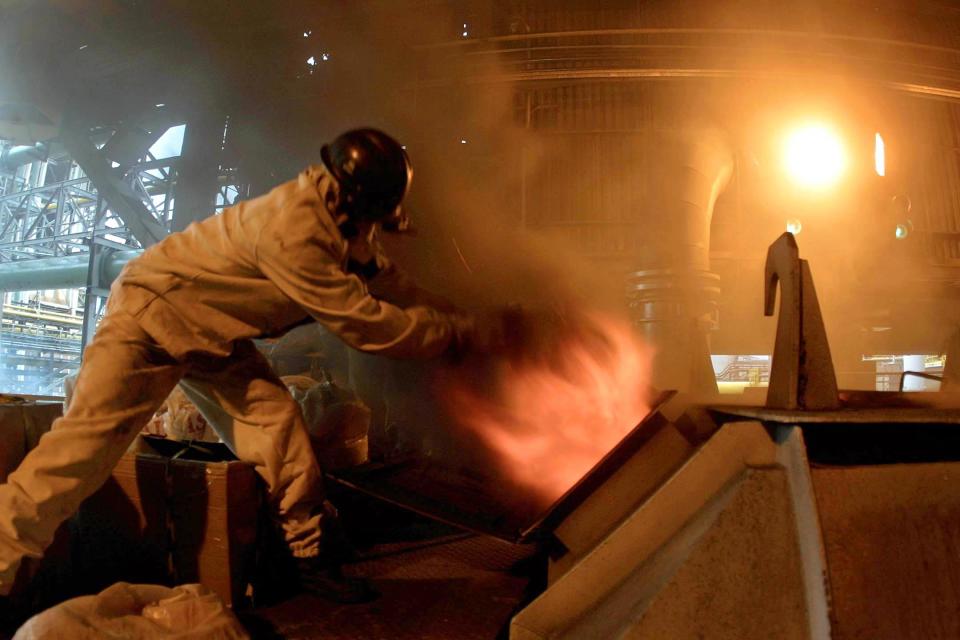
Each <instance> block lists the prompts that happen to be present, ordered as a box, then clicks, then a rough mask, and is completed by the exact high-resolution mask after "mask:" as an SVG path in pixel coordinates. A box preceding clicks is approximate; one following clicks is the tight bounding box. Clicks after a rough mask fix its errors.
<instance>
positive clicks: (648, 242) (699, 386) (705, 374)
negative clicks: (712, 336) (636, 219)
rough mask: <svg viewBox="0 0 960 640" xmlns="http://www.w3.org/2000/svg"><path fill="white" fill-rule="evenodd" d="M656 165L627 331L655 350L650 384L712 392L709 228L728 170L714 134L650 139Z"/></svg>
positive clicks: (631, 278)
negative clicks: (637, 332)
mask: <svg viewBox="0 0 960 640" xmlns="http://www.w3.org/2000/svg"><path fill="white" fill-rule="evenodd" d="M652 142H654V143H655V145H656V146H655V148H656V149H657V157H658V161H659V162H658V165H657V167H655V168H654V169H653V176H652V181H651V183H650V184H651V185H653V188H652V190H651V193H650V198H649V200H648V202H646V203H645V204H646V206H645V209H644V215H642V219H643V238H644V240H643V241H642V242H641V246H640V251H639V253H638V255H637V259H636V262H635V265H636V266H635V270H633V271H632V272H631V273H630V274H629V275H628V277H627V291H628V300H629V305H630V308H631V310H632V312H633V319H634V323H635V325H636V326H637V328H638V329H640V331H641V332H642V334H643V336H644V337H645V338H646V339H647V341H648V342H650V344H652V345H654V346H655V347H656V348H657V355H656V357H655V358H654V371H653V375H654V384H655V385H656V386H658V387H660V388H670V389H682V390H684V391H694V392H704V393H710V392H715V391H716V388H717V387H716V381H715V378H714V373H713V367H712V365H711V363H710V350H709V344H708V337H707V336H708V332H709V330H710V329H713V328H715V325H716V323H717V301H718V299H719V297H720V277H719V276H718V275H717V274H715V273H712V272H711V271H710V222H711V219H712V217H713V206H714V203H715V202H716V200H717V197H718V196H719V195H720V193H721V192H722V191H723V189H724V188H726V186H727V183H728V182H729V180H730V176H731V173H732V170H733V155H732V152H731V151H730V148H729V146H728V145H727V143H726V140H725V138H724V135H723V134H722V133H720V132H718V131H712V130H703V129H699V130H698V129H691V130H689V131H685V132H675V133H673V134H670V133H668V132H664V133H663V134H660V135H657V136H654V137H653V139H652Z"/></svg>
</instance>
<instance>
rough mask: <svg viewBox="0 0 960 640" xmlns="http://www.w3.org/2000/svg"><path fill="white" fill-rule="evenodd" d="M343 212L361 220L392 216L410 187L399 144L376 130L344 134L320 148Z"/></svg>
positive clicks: (404, 154)
mask: <svg viewBox="0 0 960 640" xmlns="http://www.w3.org/2000/svg"><path fill="white" fill-rule="evenodd" d="M320 157H321V158H322V159H323V164H324V165H325V166H326V167H327V171H329V172H330V174H331V175H332V176H333V177H334V179H335V180H336V181H337V184H338V185H339V187H340V193H341V195H342V196H343V197H344V204H345V209H346V211H347V212H348V213H349V214H351V215H355V216H357V217H358V218H359V219H362V220H381V219H383V218H387V217H390V216H392V215H394V213H395V212H396V210H397V207H398V206H400V203H401V202H402V201H403V197H404V196H405V195H406V194H407V189H409V188H410V180H411V179H412V177H413V168H412V167H411V166H410V159H409V158H408V157H407V152H406V151H404V149H403V147H401V146H400V143H399V142H397V141H396V140H394V139H393V138H391V137H390V136H388V135H387V134H385V133H384V132H382V131H379V130H377V129H353V130H352V131H347V132H346V133H344V134H341V135H340V136H337V138H336V139H335V140H334V141H333V142H331V143H330V144H326V145H323V147H322V148H321V149H320Z"/></svg>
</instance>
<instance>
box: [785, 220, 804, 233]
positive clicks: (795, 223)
mask: <svg viewBox="0 0 960 640" xmlns="http://www.w3.org/2000/svg"><path fill="white" fill-rule="evenodd" d="M802 230H803V225H802V224H801V223H800V221H799V220H797V219H796V218H792V219H790V220H787V231H789V232H790V233H792V234H793V235H797V234H798V233H800V231H802Z"/></svg>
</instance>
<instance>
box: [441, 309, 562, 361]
mask: <svg viewBox="0 0 960 640" xmlns="http://www.w3.org/2000/svg"><path fill="white" fill-rule="evenodd" d="M546 324H548V323H544V322H543V320H542V319H541V318H538V317H537V314H534V313H532V312H530V311H529V310H527V309H524V308H523V307H520V306H518V305H514V306H508V307H500V308H496V309H489V310H485V311H481V312H477V313H470V314H467V313H462V312H461V313H458V314H457V315H456V316H455V320H454V325H455V338H454V340H453V344H452V345H451V354H452V355H453V356H454V358H455V359H459V358H461V357H463V356H466V355H468V354H478V355H499V356H508V357H511V358H513V357H522V356H523V354H525V353H527V351H528V350H529V349H530V348H531V347H532V346H533V345H535V344H538V343H539V342H540V339H541V338H545V336H544V335H542V333H543V331H544V328H545V326H546Z"/></svg>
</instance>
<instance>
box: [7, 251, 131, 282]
mask: <svg viewBox="0 0 960 640" xmlns="http://www.w3.org/2000/svg"><path fill="white" fill-rule="evenodd" d="M141 253H142V251H140V250H131V251H117V252H116V253H114V254H112V255H111V256H109V257H108V258H107V259H105V260H104V261H103V264H102V267H101V269H102V270H101V273H100V278H101V280H100V282H101V283H102V286H104V287H107V286H109V284H110V283H111V282H113V281H114V280H115V279H116V277H117V276H118V275H120V270H121V269H123V266H124V265H125V264H127V263H128V262H130V261H131V260H133V259H134V258H136V257H137V256H139V255H140V254H141ZM89 266H90V256H89V255H87V254H80V255H75V256H64V257H60V258H38V259H36V260H18V261H15V262H6V263H3V264H0V291H7V292H9V291H43V290H47V289H70V288H79V287H86V286H87V269H88V268H89Z"/></svg>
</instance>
